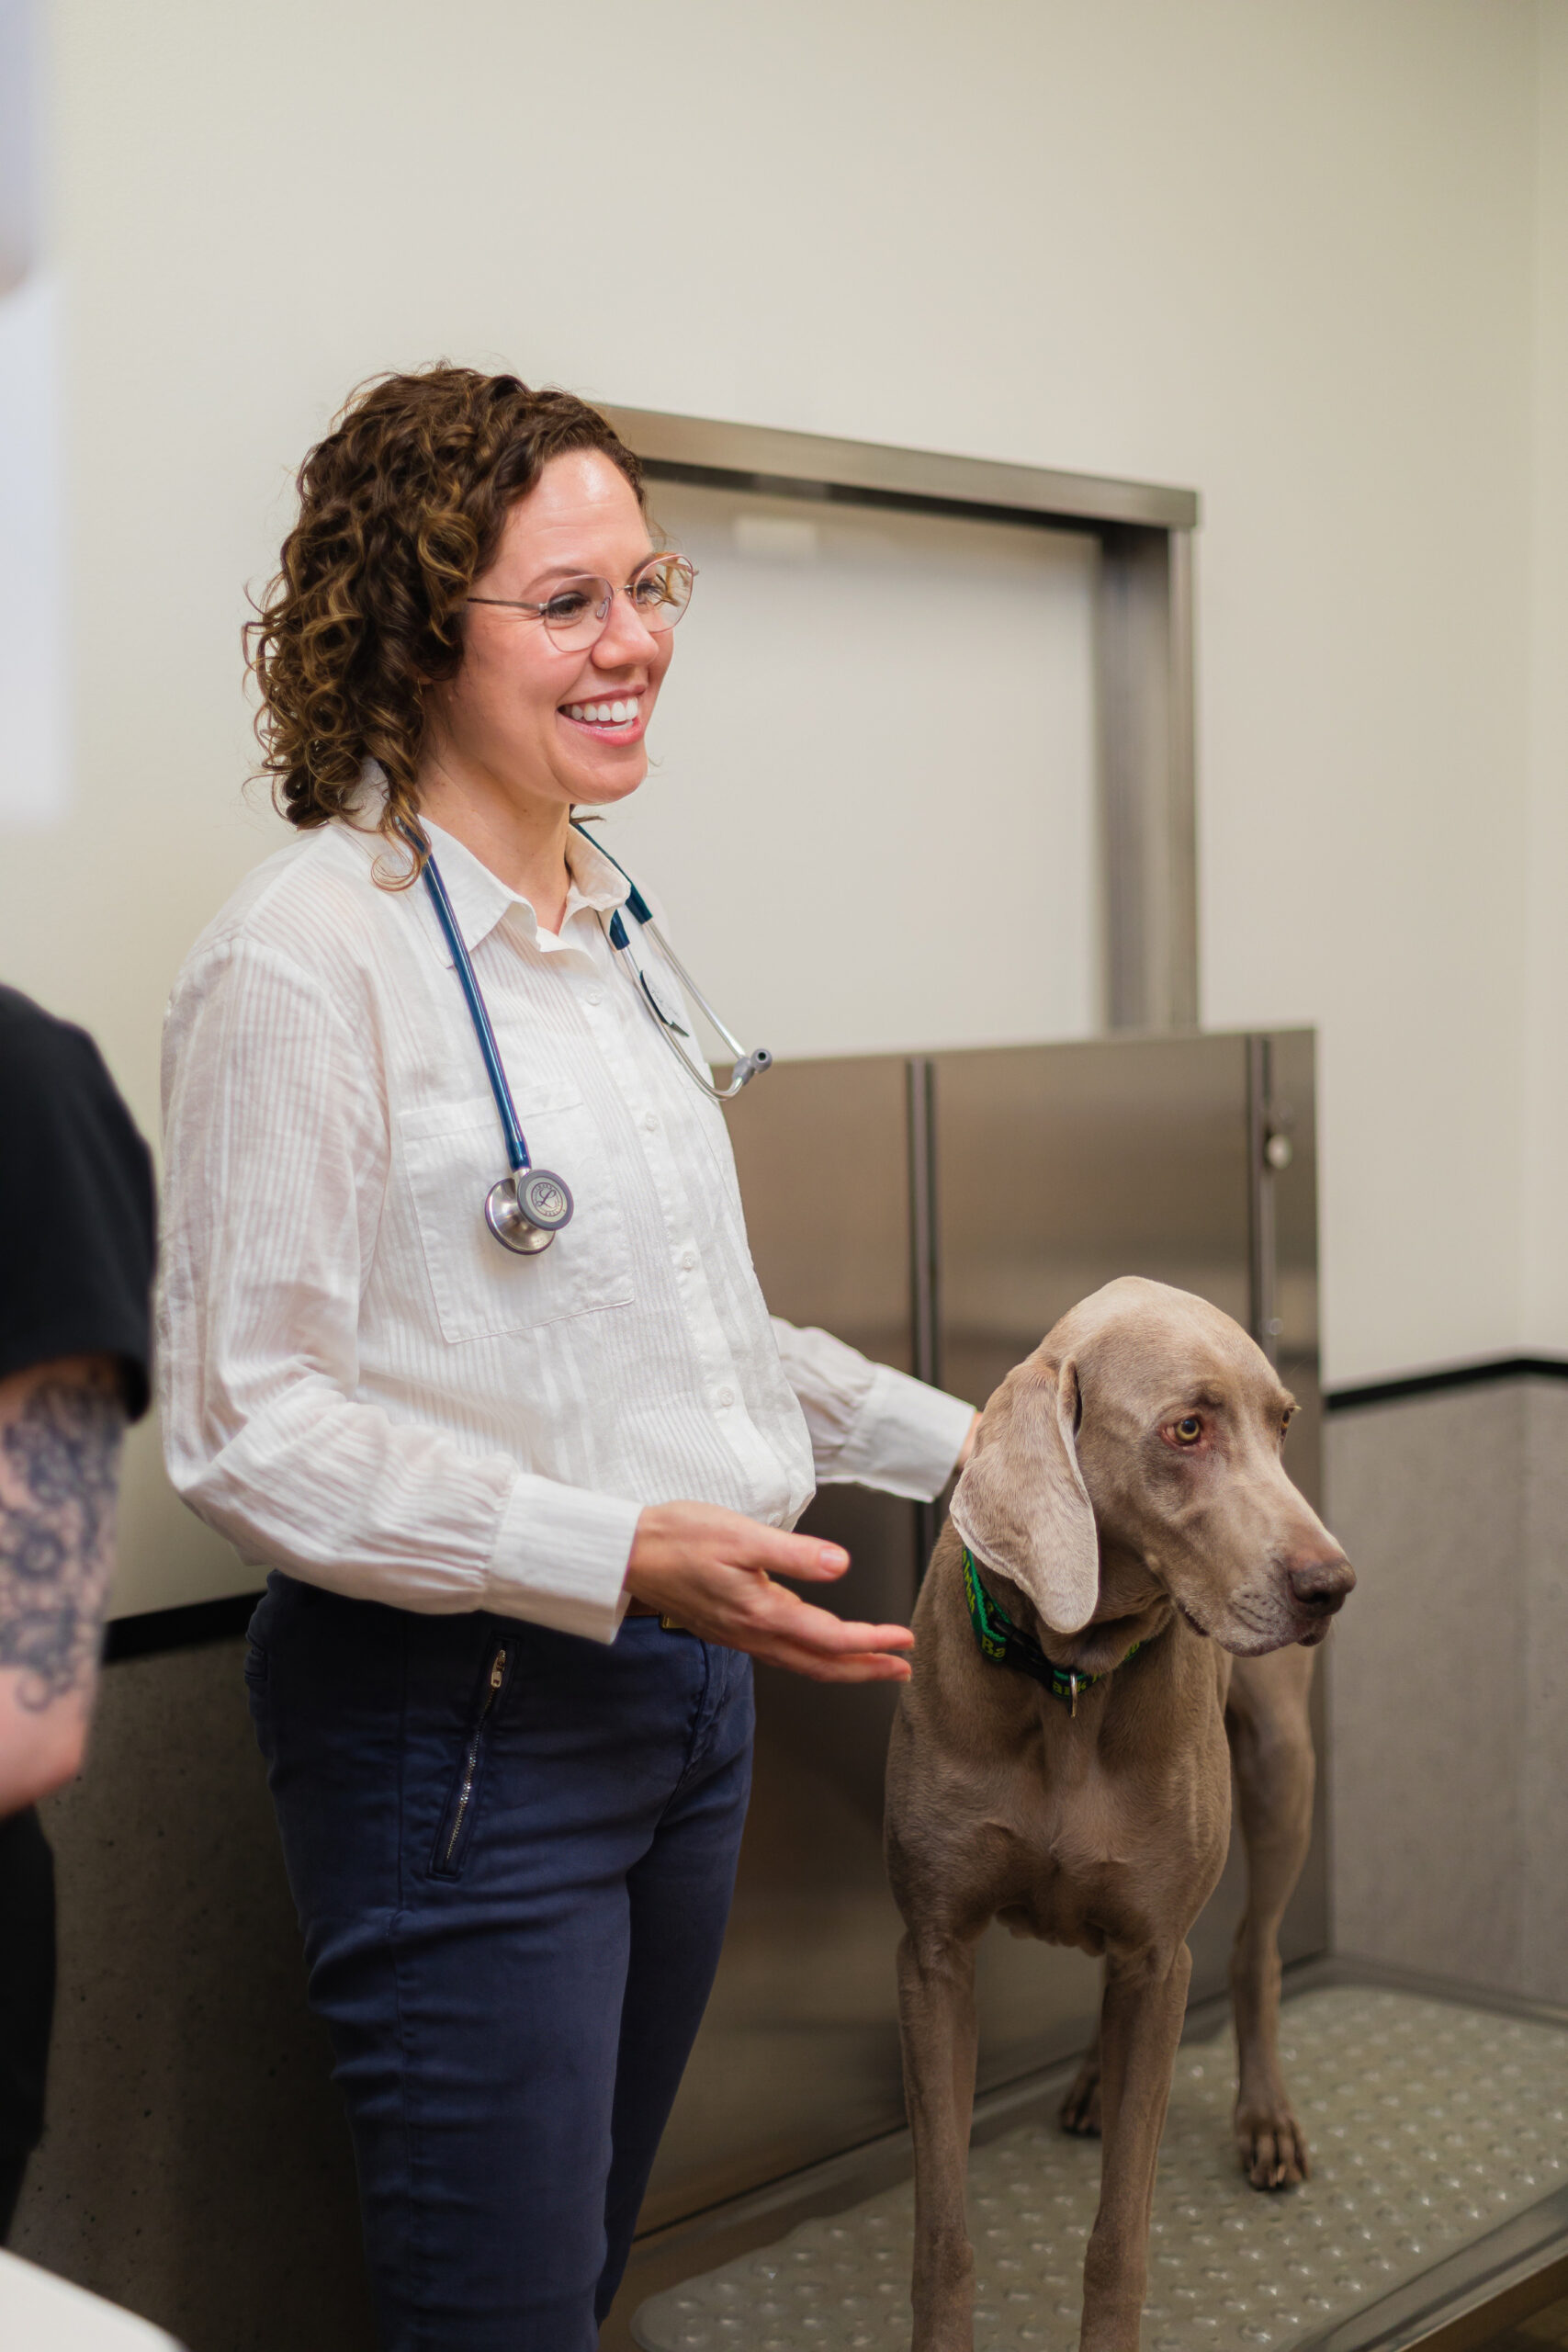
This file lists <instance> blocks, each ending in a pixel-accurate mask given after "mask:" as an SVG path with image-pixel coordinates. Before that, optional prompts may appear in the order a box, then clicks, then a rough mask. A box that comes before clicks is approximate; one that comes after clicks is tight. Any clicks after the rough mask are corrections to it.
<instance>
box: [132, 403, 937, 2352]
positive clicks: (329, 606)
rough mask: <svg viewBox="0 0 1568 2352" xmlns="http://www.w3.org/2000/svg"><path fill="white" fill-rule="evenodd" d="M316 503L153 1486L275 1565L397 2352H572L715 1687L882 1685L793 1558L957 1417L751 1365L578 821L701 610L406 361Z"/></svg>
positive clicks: (600, 875)
mask: <svg viewBox="0 0 1568 2352" xmlns="http://www.w3.org/2000/svg"><path fill="white" fill-rule="evenodd" d="M653 557H654V546H653V540H652V538H651V537H650V534H649V523H648V519H647V516H646V515H645V512H644V508H643V502H642V494H641V489H640V482H639V474H638V469H637V461H636V459H635V458H633V457H632V456H631V455H630V453H629V452H628V451H627V450H626V448H625V447H623V446H622V444H621V443H620V441H619V440H618V439H617V438H616V436H615V434H614V432H613V431H612V430H611V429H610V427H609V425H608V424H606V423H605V421H604V419H603V418H602V417H600V416H599V415H597V414H596V413H594V411H593V410H592V409H590V408H587V407H584V406H583V405H582V403H581V401H577V400H574V399H571V398H570V397H569V396H567V395H566V394H563V393H559V392H535V391H531V390H527V389H526V388H525V386H524V385H522V384H520V383H519V382H517V381H516V380H515V379H513V378H512V377H507V376H502V377H484V376H480V375H477V374H474V373H471V372H469V371H468V370H464V369H457V368H433V369H431V370H429V371H428V372H425V373H423V374H418V375H412V376H400V377H392V378H389V379H385V380H383V381H381V382H379V383H378V384H376V385H374V386H373V387H372V388H371V389H369V390H365V391H362V392H360V393H359V394H357V395H356V396H355V398H354V400H352V401H351V402H350V404H349V406H348V407H347V409H346V410H345V411H344V414H343V416H342V417H341V419H340V420H339V422H338V424H337V425H336V427H335V429H334V430H333V432H332V433H330V434H329V435H328V436H327V438H326V439H325V440H324V441H323V442H322V443H321V446H320V447H318V448H316V449H314V450H313V451H312V452H311V453H310V457H309V458H307V459H306V462H305V465H304V468H303V469H302V471H301V473H300V476H299V519H298V521H297V523H296V525H295V526H294V528H293V530H292V531H291V532H290V533H289V536H288V540H287V542H286V544H285V547H284V551H283V562H282V571H281V574H280V576H279V578H278V580H277V581H276V583H275V585H274V588H273V590H272V592H271V598H270V601H269V603H268V604H267V605H266V607H265V612H264V614H263V616H262V618H261V620H260V622H259V624H258V626H257V628H256V629H255V631H254V639H253V651H254V674H255V678H256V681H257V683H258V685H259V688H260V693H261V701H262V711H261V722H260V724H261V732H262V737H263V741H264V744H265V753H266V767H267V769H268V771H269V772H270V774H271V775H272V777H273V779H274V785H275V789H276V796H277V797H278V801H279V804H280V806H281V808H282V809H283V810H284V812H285V813H286V814H287V816H288V818H289V820H291V822H292V823H293V824H294V825H295V826H296V827H297V828H298V829H299V837H298V839H297V840H296V841H295V842H293V843H292V844H291V845H290V846H289V847H288V848H287V849H285V850H283V851H281V852H279V854H277V855H276V856H275V857H273V858H271V859H270V860H269V861H268V862H267V863H266V864H265V865H263V866H261V867H260V868H259V870H258V871H257V872H256V873H254V875H253V876H251V878H250V879H249V881H248V882H246V883H245V884H244V886H243V888H241V889H240V890H239V891H238V892H237V894H236V895H235V896H234V898H233V899H231V901H230V902H229V904H228V906H227V907H226V908H225V909H224V910H223V911H222V913H221V914H220V916H219V917H218V919H217V921H216V922H214V923H213V924H212V925H211V926H210V927H209V930H208V931H207V932H206V933H204V934H203V936H202V938H201V939H200V940H199V941H198V943H197V946H196V947H195V949H194V950H193V952H192V954H191V956H190V958H189V960H188V961H187V963H186V966H185V968H184V970H183V971H182V973H181V974H180V977H179V980H178V982H177V984H176V987H175V994H174V1000H173V1003H172V1005H171V1008H170V1012H169V1019H168V1027H167V1033H166V1042H165V1057H164V1106H165V1120H166V1130H167V1157H168V1192H167V1204H166V1221H167V1238H166V1243H165V1264H164V1285H163V1297H162V1312H161V1341H162V1344H161V1350H160V1356H161V1363H162V1374H163V1382H164V1415H165V1423H164V1426H165V1430H166V1436H167V1446H168V1459H169V1467H170V1471H171V1475H172V1476H173V1477H174V1480H175V1484H176V1486H177V1487H179V1489H180V1491H181V1493H182V1494H183V1495H184V1496H185V1497H186V1499H187V1500H188V1501H189V1502H190V1504H191V1505H192V1507H193V1508H194V1509H195V1510H197V1511H198V1512H199V1513H200V1514H201V1516H202V1517H203V1518H204V1519H206V1520H208V1521H209V1522H210V1523H211V1524H212V1525H213V1526H214V1527H216V1528H218V1529H219V1530H220V1531H221V1532H222V1533H223V1534H224V1535H226V1536H228V1537H229V1538H230V1539H231V1541H232V1542H233V1543H235V1544H237V1545H238V1546H239V1547H240V1549H241V1551H242V1553H243V1555H244V1557H245V1558H246V1560H248V1561H251V1562H254V1563H256V1564H258V1565H265V1566H266V1567H267V1568H268V1569H269V1570H270V1571H271V1573H270V1574H269V1576H268V1578H267V1591H266V1596H265V1599H264V1600H263V1601H262V1603H261V1606H260V1607H259V1609H258V1610H257V1611H256V1615H255V1618H254V1622H253V1624H252V1629H251V1641H250V1645H249V1650H248V1655H247V1663H246V1669H245V1670H246V1676H247V1679H248V1681H249V1684H250V1691H251V1703H252V1707H253V1710H254V1718H255V1723H256V1727H257V1732H258V1735H259V1737H260V1740H261V1745H262V1747H263V1750H264V1752H265V1756H266V1759H267V1763H268V1767H269V1773H270V1780H271V1785H272V1791H273V1795H274V1799H275V1801H276V1809H277V1817H278V1824H279V1827H280V1829H281V1832H282V1838H283V1848H284V1854H285V1858H286V1860H287V1863H288V1876H289V1882H290V1884H291V1886H292V1888H293V1892H294V1897H295V1901H296V1903H297V1905H298V1907H299V1917H300V1920H301V1923H302V1926H303V1929H304V1935H305V1945H306V1953H307V1958H308V1962H309V1967H310V1997H311V2000H312V2002H313V2004H314V2005H315V2007H316V2008H317V2009H318V2010H319V2011H320V2012H321V2015H322V2016H323V2017H324V2018H326V2020H327V2022H328V2024H329V2026H330V2028H331V2030H332V2035H333V2044H334V2047H335V2051H336V2057H337V2075H338V2079H339V2081H340V2082H341V2083H342V2086H343V2088H344V2095H345V2097H346V2098H347V2101H348V2108H349V2114H350V2118H351V2121H352V2125H353V2131H354V2138H355V2149H356V2153H357V2158H358V2166H359V2180H360V2189H361V2196H362V2202H363V2217H364V2226H365V2233H366V2239H367V2248H368V2255H369V2262H370V2268H371V2273H372V2277H373V2280H374V2288H375V2295H376V2301H377V2306H378V2314H379V2327H380V2335H381V2341H382V2344H383V2346H385V2347H386V2352H413V2347H415V2346H420V2347H429V2352H436V2347H439V2352H502V2346H504V2347H505V2352H589V2347H591V2346H592V2345H593V2344H594V2343H595V2341H596V2336H597V2322H598V2320H599V2319H600V2318H601V2317H602V2316H603V2314H604V2312H605V2311H606V2309H607V2308H608V2306H609V2303H610V2301H611V2298H612V2296H613V2295H614V2293H615V2286H616V2283H617V2281H618V2279H619V2278H620V2275H621V2271H622V2267H623V2266H624V2264H625V2261H626V2251H627V2247H628V2245H629V2242H630V2238H631V2234H632V2229H633V2226H634V2223H635V2222H636V2218H637V2206H638V2202H639V2199H640V2198H641V2196H642V2192H643V2188H644V2185H645V2183H646V2181H647V2178H648V2174H649V2166H650V2165H651V2163H652V2160H653V2154H654V2150H655V2148H656V2146H657V2143H658V2141H659V2136H660V2131H661V2129H662V2127H663V2124H664V2121H665V2118H666V2116H667V2115H668V2113H669V2110H670V2106H671V2100H672V2099H673V2098H674V2095H675V2090H676V2086H677V2085H678V2083H679V2081H680V2078H681V2073H682V2067H683V2065H684V2063H685V2059H686V2056H687V2052H688V2051H689V2050H690V2047H691V2044H692V2041H693V2037H694V2034H695V2032H696V2029H697V2025H698V2022H699V2020H700V2018H701V2016H702V2011H703V2007H704V2003H705V1999H706V1996H707V1993H708V1989H709V1985H710V1984H711V1982H712V1977H713V1973H714V1968H715V1964H716V1961H717V1957H718V1951H719V1943H720V1939H721V1937H722V1934H723V1930H724V1923H725V1916H726V1912H727V1910H728V1904H729V1898H730V1892H731V1887H732V1883H733V1879H734V1871H735V1859H736V1851H737V1847H738V1844H739V1837H740V1827H741V1820H742V1816H743V1814H744V1811H745V1806H746V1796H747V1785H748V1775H749V1748H750V1730H751V1689H750V1671H751V1670H750V1663H749V1660H748V1657H747V1656H746V1653H748V1652H749V1653H750V1655H751V1656H752V1657H761V1658H766V1659H770V1660H772V1661H773V1663H774V1664H775V1665H780V1666H784V1667H789V1668H794V1669H795V1670H796V1671H797V1672H800V1673H803V1674H810V1675H816V1676H819V1677H822V1678H824V1679H830V1680H837V1681H846V1682H854V1681H869V1680H873V1679H883V1680H886V1679H899V1678H902V1677H904V1676H906V1675H907V1673H908V1667H907V1665H906V1663H905V1661H904V1659H903V1657H902V1656H901V1653H902V1652H903V1651H905V1650H906V1649H907V1648H908V1643H909V1636H908V1633H907V1632H906V1631H905V1630H904V1629H903V1628H901V1627H899V1626H896V1625H858V1624H847V1623H840V1621H839V1620H838V1619H836V1618H835V1617H833V1616H831V1615H830V1614H829V1612H827V1611H823V1610H820V1609H817V1608H814V1607H811V1606H809V1605H808V1604H807V1602H806V1601H805V1600H803V1599H801V1598H800V1597H799V1596H798V1595H796V1594H795V1593H793V1592H791V1591H790V1590H789V1589H787V1588H786V1587H784V1586H783V1585H780V1584H778V1583H776V1582H774V1581H773V1578H774V1577H780V1576H783V1577H794V1578H796V1579H802V1580H805V1581H807V1583H810V1582H813V1581H819V1580H823V1579H831V1578H832V1577H836V1576H838V1575H839V1574H840V1573H841V1572H842V1570H843V1568H844V1567H845V1566H846V1565H847V1561H846V1558H845V1555H843V1554H842V1553H841V1552H839V1551H837V1550H836V1549H835V1548H834V1547H832V1546H830V1545H826V1544H820V1543H818V1542H816V1541H814V1540H810V1539H808V1538H807V1537H805V1536H798V1535H793V1534H791V1533H789V1532H787V1531H788V1530H789V1529H790V1528H792V1527H793V1525H794V1523H795V1520H796V1519H797V1518H798V1516H799V1514H800V1512H801V1510H803V1508H804V1507H805V1505H806V1503H807V1500H808V1499H809V1498H810V1495H811V1493H812V1489H813V1486H814V1483H815V1482H816V1481H817V1480H819V1479H829V1480H843V1479H855V1480H860V1481H863V1483H865V1484H868V1485H871V1486H875V1487H884V1488H886V1490H887V1491H889V1492H891V1493H893V1494H899V1495H908V1496H920V1497H930V1496H932V1495H934V1494H935V1493H937V1492H938V1491H939V1489H940V1488H941V1487H942V1485H943V1483H944V1481H945V1480H946V1478H947V1476H949V1474H950V1472H951V1471H952V1470H953V1466H954V1464H955V1461H956V1459H957V1458H958V1456H959V1454H960V1453H961V1451H962V1450H963V1449H964V1446H965V1443H966V1440H967V1437H968V1433H969V1430H970V1427H971V1416H970V1412H969V1408H968V1407H967V1406H965V1405H961V1404H960V1403H958V1402H957V1401H956V1400H955V1399H953V1398H952V1397H943V1396H941V1395H939V1394H937V1393H935V1392H933V1391H932V1390H931V1389H928V1388H923V1387H921V1386H920V1385H919V1384H918V1383H916V1382H914V1381H912V1380H908V1379H906V1378H904V1377H903V1376H902V1375H900V1374H896V1373H893V1372H890V1371H887V1370H886V1369H885V1368H882V1367H879V1366H873V1365H872V1364H870V1363H867V1362H866V1361H865V1360H864V1359H863V1358H862V1357H860V1356H858V1355H856V1354H855V1353H854V1352H853V1351H852V1350H850V1349H848V1348H846V1347H843V1346H841V1345H840V1343H839V1342H838V1341H837V1340H831V1339H829V1337H827V1335H826V1334H824V1333H822V1332H819V1331H795V1330H792V1329H789V1328H788V1327H787V1326H784V1325H781V1324H778V1323H771V1322H770V1320H769V1317H768V1314H767V1311H766V1308H765V1307H764V1306H763V1303H762V1300H761V1295H760V1294H759V1292H758V1288H757V1283H756V1278H755V1276H754V1274H753V1272H752V1269H751V1261H750V1256H749V1254H748V1251H747V1246H746V1234H745V1228H744V1226H743V1224H742V1221H741V1213H740V1204H739V1197H738V1194H737V1191H736V1183H735V1175H734V1170H733V1166H732V1163H731V1159H730V1154H729V1149H728V1138H727V1136H726V1133H725V1127H724V1121H723V1117H722V1114H721V1113H720V1112H719V1111H718V1110H717V1109H716V1107H715V1103H714V1102H713V1101H712V1100H711V1099H709V1097H708V1095H707V1094H706V1092H705V1091H704V1090H703V1088H702V1087H701V1086H700V1085H699V1083H698V1079H699V1076H702V1077H705V1071H702V1070H700V1069H699V1067H698V1066H696V1065H694V1062H693V1061H692V1060H690V1059H688V1048H689V1039H687V1037H686V1036H685V1035H684V1033H687V1032H689V1031H690V1027H691V1020H690V1014H689V1012H687V1010H686V1007H685V1004H684V1001H683V1000H682V993H681V990H680V988H679V986H678V983H677V979H676V978H675V975H674V973H673V972H672V970H671V967H670V965H669V964H668V963H667V962H666V961H665V960H664V958H663V957H662V956H661V955H660V949H659V945H658V943H657V941H656V939H655V938H654V936H653V934H652V933H650V932H649V929H648V928H647V927H646V926H645V924H644V922H642V921H641V920H640V918H641V916H642V915H643V914H644V913H646V911H647V910H646V908H645V906H644V902H643V901H642V900H641V899H640V898H638V897H637V894H636V892H635V891H633V890H632V889H631V888H630V885H629V883H628V880H627V877H626V875H624V874H623V873H622V872H621V870H620V869H619V867H618V866H617V865H615V863H614V862H613V861H612V860H611V859H610V858H609V857H608V856H606V855H605V854H604V852H603V851H602V850H600V849H599V848H598V847H597V846H596V845H595V843H593V842H592V841H591V840H589V839H588V838H587V837H586V836H585V835H584V834H583V833H581V832H580V831H576V830H573V829H572V827H571V826H570V822H569V820H570V813H571V811H572V809H574V808H576V809H588V810H592V809H605V808H609V807H613V806H614V805H615V803H616V802H617V801H620V800H623V799H625V798H626V796H627V794H629V793H632V792H635V791H636V789H637V786H638V785H640V784H641V782H642V780H643V776H644V774H645V771H646V766H647V755H646V749H645V739H646V737H647V733H648V728H649V720H650V719H651V718H652V715H653V709H654V705H655V703H656V701H657V699H658V695H659V689H660V683H661V682H662V680H663V677H664V673H665V672H666V670H667V669H668V667H669V664H670V659H671V650H672V648H673V644H674V637H673V624H674V623H675V622H676V621H677V620H678V619H679V617H680V615H681V612H682V608H683V606H684V604H685V601H686V599H687V597H688V596H689V594H690V593H691V586H692V575H691V572H690V570H689V568H688V567H685V566H683V565H682V564H681V563H679V562H678V561H675V560H670V559H668V558H665V559H663V560H652V559H653ZM780 659H781V664H782V663H783V662H784V660H786V659H787V655H786V653H785V650H784V649H782V648H781V649H780ZM776 691H777V693H778V694H780V695H785V694H787V693H788V692H789V691H790V682H789V678H788V675H787V673H786V672H785V671H784V668H783V667H782V666H781V669H780V671H779V674H778V677H777V680H776ZM765 721H766V714H765V713H763V714H760V723H763V724H765ZM744 760H745V746H744V743H743V742H741V743H738V744H737V746H736V763H737V766H738V768H739V767H741V766H743V763H744ZM714 813H715V820H716V821H721V820H723V818H724V816H725V814H726V812H724V811H720V810H716V811H715V812H714ZM822 854H823V855H824V857H828V856H830V855H831V854H832V844H831V843H830V842H824V843H823V845H822ZM623 941H624V942H625V943H626V944H624V945H623V944H621V943H622V942H623ZM803 952H805V950H804V948H803ZM644 979H646V987H645V985H644ZM487 1026H488V1028H489V1030H490V1031H491V1033H492V1038H493V1052H488V1051H487V1042H488V1041H487V1035H486V1032H487ZM672 1047H673V1048H674V1050H672ZM682 1065H684V1066H682ZM764 1082H765V1081H764ZM509 1168H510V1171H511V1172H510V1173H509ZM802 1214H803V1215H808V1214H809V1208H808V1206H807V1204H803V1208H802Z"/></svg>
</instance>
